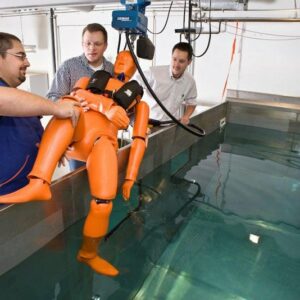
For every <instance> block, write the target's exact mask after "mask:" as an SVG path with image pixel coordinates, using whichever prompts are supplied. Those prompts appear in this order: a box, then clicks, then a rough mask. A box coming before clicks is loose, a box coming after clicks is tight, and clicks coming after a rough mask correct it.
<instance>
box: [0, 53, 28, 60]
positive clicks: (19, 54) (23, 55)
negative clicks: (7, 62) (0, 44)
mask: <svg viewBox="0 0 300 300" xmlns="http://www.w3.org/2000/svg"><path fill="white" fill-rule="evenodd" d="M0 53H5V54H9V55H13V56H15V57H18V58H19V59H20V60H22V61H24V60H25V59H27V55H26V53H24V52H20V53H10V52H7V51H3V52H0Z"/></svg>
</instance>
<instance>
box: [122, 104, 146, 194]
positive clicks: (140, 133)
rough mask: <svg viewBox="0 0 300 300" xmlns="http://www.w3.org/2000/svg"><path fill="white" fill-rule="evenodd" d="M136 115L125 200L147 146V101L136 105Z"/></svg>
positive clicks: (123, 189) (123, 191) (124, 188)
mask: <svg viewBox="0 0 300 300" xmlns="http://www.w3.org/2000/svg"><path fill="white" fill-rule="evenodd" d="M135 113H136V116H135V122H134V127H133V142H132V144H131V148H130V154H129V160H128V166H127V170H126V176H125V182H124V184H123V187H122V194H123V198H124V199H125V200H128V199H129V197H130V192H131V189H132V187H133V184H134V181H135V180H136V178H137V175H138V170H139V167H140V164H141V162H142V159H143V156H144V153H145V150H146V146H147V125H148V119H149V106H148V104H147V103H146V102H143V101H141V102H139V103H138V104H137V105H136V112H135Z"/></svg>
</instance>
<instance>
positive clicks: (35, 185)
mask: <svg viewBox="0 0 300 300" xmlns="http://www.w3.org/2000/svg"><path fill="white" fill-rule="evenodd" d="M73 135H74V128H73V126H72V123H71V120H70V119H64V120H60V119H56V118H53V119H52V120H51V121H50V123H49V124H48V126H47V128H46V130H45V132H44V134H43V137H42V140H41V144H40V146H39V151H38V155H37V158H36V160H35V163H34V166H33V168H32V171H31V172H30V174H29V175H28V178H29V183H28V185H26V186H25V187H23V188H21V189H19V190H18V191H16V192H13V193H10V194H7V195H4V196H1V197H0V203H21V202H28V201H35V200H50V199H51V191H50V183H51V178H52V175H53V173H54V171H55V168H56V165H57V162H58V161H59V160H60V158H61V157H62V155H63V154H64V152H65V151H66V149H67V147H68V145H69V144H70V143H71V141H72V137H73Z"/></svg>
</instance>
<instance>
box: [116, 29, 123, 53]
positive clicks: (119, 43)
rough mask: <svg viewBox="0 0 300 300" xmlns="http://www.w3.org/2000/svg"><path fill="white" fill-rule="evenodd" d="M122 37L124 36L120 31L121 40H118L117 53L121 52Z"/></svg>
mask: <svg viewBox="0 0 300 300" xmlns="http://www.w3.org/2000/svg"><path fill="white" fill-rule="evenodd" d="M121 37H122V33H121V32H119V40H118V48H117V49H118V50H117V53H119V52H120V46H121Z"/></svg>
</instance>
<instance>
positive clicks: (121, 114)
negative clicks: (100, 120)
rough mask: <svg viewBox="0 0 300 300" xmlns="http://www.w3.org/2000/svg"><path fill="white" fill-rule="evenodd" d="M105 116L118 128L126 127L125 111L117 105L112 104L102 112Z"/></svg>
mask: <svg viewBox="0 0 300 300" xmlns="http://www.w3.org/2000/svg"><path fill="white" fill-rule="evenodd" d="M104 115H105V116H106V118H107V119H108V120H110V121H111V122H112V123H113V124H114V125H115V126H116V127H117V128H118V129H126V128H127V127H128V125H129V122H130V120H129V118H128V116H127V113H126V111H125V110H124V109H123V108H122V107H121V106H118V105H115V106H112V107H111V108H110V109H109V110H108V111H106V112H105V113H104Z"/></svg>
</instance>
